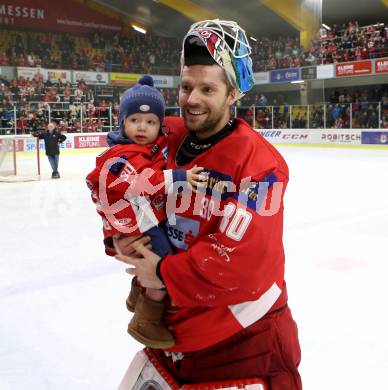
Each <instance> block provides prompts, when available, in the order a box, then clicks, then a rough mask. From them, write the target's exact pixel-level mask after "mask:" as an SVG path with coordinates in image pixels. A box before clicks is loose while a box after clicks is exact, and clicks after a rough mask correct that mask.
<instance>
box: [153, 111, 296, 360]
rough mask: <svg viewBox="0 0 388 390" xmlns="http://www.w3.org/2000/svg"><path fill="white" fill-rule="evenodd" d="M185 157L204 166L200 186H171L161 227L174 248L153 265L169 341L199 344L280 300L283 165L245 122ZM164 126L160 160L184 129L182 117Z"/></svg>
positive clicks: (182, 346) (181, 347)
mask: <svg viewBox="0 0 388 390" xmlns="http://www.w3.org/2000/svg"><path fill="white" fill-rule="evenodd" d="M236 121H237V126H236V128H235V129H234V131H233V132H232V133H231V134H230V135H229V136H227V137H225V138H223V139H222V140H221V141H219V142H218V143H216V144H215V145H214V146H212V147H211V148H210V149H208V150H207V151H205V152H204V153H202V154H200V155H198V156H197V157H196V158H195V159H194V160H193V161H191V163H190V164H187V165H185V166H183V167H182V168H185V169H189V168H191V167H192V166H193V165H195V164H196V165H198V166H201V167H204V168H205V172H206V173H207V175H208V180H207V186H206V190H205V191H203V192H202V193H201V194H193V193H190V194H188V193H187V192H185V191H184V192H182V193H179V194H170V195H169V197H168V200H167V216H168V218H169V219H168V223H167V230H168V236H169V239H170V241H171V243H172V244H173V245H174V246H175V247H176V248H177V250H178V251H179V252H180V253H178V254H175V255H167V256H166V257H165V259H164V260H163V261H162V263H161V266H160V272H161V275H162V278H163V281H164V283H165V285H166V287H167V291H168V294H169V296H170V298H171V305H170V306H169V308H168V310H167V311H166V314H165V320H166V322H167V323H168V324H169V325H170V327H171V329H172V331H173V333H174V335H175V340H176V344H175V345H174V347H173V348H171V349H170V351H175V352H178V351H179V352H187V351H195V350H198V349H203V348H206V347H208V346H211V345H214V344H216V343H217V342H219V341H221V340H223V339H225V338H227V337H229V336H231V335H233V334H235V333H237V332H239V331H240V330H242V329H243V328H246V327H248V326H249V325H251V324H252V323H254V322H256V321H257V320H259V319H260V318H262V317H263V316H264V315H265V314H266V313H268V312H269V311H272V310H274V309H276V308H277V307H280V306H282V305H284V304H285V303H286V301H287V294H286V288H285V283H284V251H283V244H282V234H283V195H284V191H285V189H286V185H287V182H288V167H287V164H286V162H285V161H284V159H283V158H282V156H281V155H280V153H279V152H278V151H277V150H276V149H275V148H274V147H273V146H272V145H271V144H270V143H268V142H267V141H266V140H265V139H264V138H263V137H262V136H261V135H260V134H259V133H257V132H256V131H254V130H253V129H252V128H251V127H250V126H249V125H248V124H247V123H246V122H244V121H243V120H240V119H236ZM165 124H166V125H167V126H168V127H169V128H170V133H169V154H168V162H167V168H170V169H176V168H178V167H177V165H176V162H175V161H176V160H175V157H176V154H177V151H178V149H179V147H180V145H181V144H182V141H183V139H184V137H185V135H186V134H187V130H186V129H185V127H184V125H183V121H182V119H181V118H173V117H170V118H166V120H165Z"/></svg>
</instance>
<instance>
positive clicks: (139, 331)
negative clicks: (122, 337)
mask: <svg viewBox="0 0 388 390" xmlns="http://www.w3.org/2000/svg"><path fill="white" fill-rule="evenodd" d="M163 312H164V303H163V302H155V301H151V300H150V299H148V298H147V297H145V296H144V295H143V294H140V295H139V296H138V298H137V302H136V306H135V314H134V315H133V317H132V319H131V321H130V323H129V325H128V333H129V334H130V335H131V336H132V337H133V338H134V339H135V340H137V341H139V342H140V343H142V344H144V345H145V346H147V347H150V348H160V349H165V348H171V347H172V346H173V345H174V343H175V341H174V338H173V336H172V334H171V332H170V331H169V330H168V329H167V326H166V324H165V323H164V322H163V320H162V317H163Z"/></svg>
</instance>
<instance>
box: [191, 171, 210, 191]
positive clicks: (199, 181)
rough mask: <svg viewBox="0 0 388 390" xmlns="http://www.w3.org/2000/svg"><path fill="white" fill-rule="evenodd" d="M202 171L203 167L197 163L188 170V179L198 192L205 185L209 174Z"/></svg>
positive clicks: (193, 188)
mask: <svg viewBox="0 0 388 390" xmlns="http://www.w3.org/2000/svg"><path fill="white" fill-rule="evenodd" d="M202 172H203V167H197V166H196V165H194V166H193V167H192V168H191V169H189V170H188V171H187V172H186V175H187V181H188V184H189V187H190V189H191V190H192V191H195V192H198V191H199V190H200V189H201V188H203V187H205V185H206V182H207V176H206V174H204V173H202Z"/></svg>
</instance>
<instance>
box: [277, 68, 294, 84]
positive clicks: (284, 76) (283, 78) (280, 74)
mask: <svg viewBox="0 0 388 390" xmlns="http://www.w3.org/2000/svg"><path fill="white" fill-rule="evenodd" d="M270 77H271V78H270V80H271V83H286V82H290V81H298V80H300V68H287V69H278V70H272V71H271V76H270Z"/></svg>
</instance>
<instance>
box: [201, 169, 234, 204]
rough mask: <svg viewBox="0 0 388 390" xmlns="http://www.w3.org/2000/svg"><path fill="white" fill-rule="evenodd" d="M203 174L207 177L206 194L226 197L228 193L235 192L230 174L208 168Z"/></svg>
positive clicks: (221, 197)
mask: <svg viewBox="0 0 388 390" xmlns="http://www.w3.org/2000/svg"><path fill="white" fill-rule="evenodd" d="M203 174H204V175H205V176H206V178H207V183H206V195H209V196H214V197H216V198H218V199H226V198H227V197H228V196H229V195H230V193H232V192H235V190H236V188H235V185H234V184H233V181H232V177H231V176H230V175H226V174H224V173H222V172H217V171H212V170H210V169H207V170H204V172H203Z"/></svg>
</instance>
